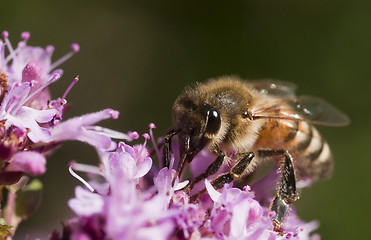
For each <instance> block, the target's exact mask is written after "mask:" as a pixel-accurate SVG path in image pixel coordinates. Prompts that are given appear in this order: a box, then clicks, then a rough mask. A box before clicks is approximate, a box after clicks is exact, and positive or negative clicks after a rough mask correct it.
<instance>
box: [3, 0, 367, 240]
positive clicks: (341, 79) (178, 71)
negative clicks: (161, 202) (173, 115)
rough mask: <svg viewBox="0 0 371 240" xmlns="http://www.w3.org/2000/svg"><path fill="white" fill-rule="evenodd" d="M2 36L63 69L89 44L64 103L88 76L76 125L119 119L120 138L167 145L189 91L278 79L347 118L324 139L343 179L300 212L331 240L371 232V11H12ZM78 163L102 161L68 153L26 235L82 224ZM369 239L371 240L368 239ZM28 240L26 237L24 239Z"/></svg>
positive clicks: (91, 4)
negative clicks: (82, 120)
mask: <svg viewBox="0 0 371 240" xmlns="http://www.w3.org/2000/svg"><path fill="white" fill-rule="evenodd" d="M0 6H1V14H0V30H1V31H2V30H8V31H9V33H10V34H11V35H10V38H11V40H12V41H13V43H15V42H16V41H17V40H19V34H20V33H21V32H22V31H30V32H31V39H30V40H29V44H30V45H39V46H43V47H44V46H46V45H48V44H52V45H54V46H55V47H56V51H55V54H54V60H56V59H57V58H59V57H60V56H62V55H63V54H65V53H66V52H68V51H69V45H70V43H72V42H78V43H79V44H80V46H81V51H80V53H78V54H77V55H75V56H74V57H73V58H72V59H71V60H69V61H68V62H66V63H65V64H63V65H62V66H61V67H62V68H63V69H64V70H65V74H64V75H63V77H62V79H61V80H59V81H58V82H57V83H55V84H53V85H52V86H51V91H52V94H53V96H54V97H55V98H57V97H60V96H61V95H62V94H63V92H64V91H65V89H66V88H67V86H68V85H69V83H70V82H71V81H72V80H73V78H74V77H75V76H76V75H78V74H79V75H80V81H79V83H78V84H77V85H76V86H75V87H74V88H73V89H72V91H71V92H70V94H69V96H68V98H67V99H68V101H69V102H70V103H73V108H72V109H71V111H70V112H69V113H68V117H71V116H76V115H81V114H84V113H89V112H92V111H97V110H100V109H103V108H108V107H110V108H114V109H117V110H119V111H120V113H121V115H120V118H119V120H108V121H105V122H103V123H102V125H104V126H108V127H111V128H113V129H116V130H120V131H128V130H137V131H138V132H140V133H143V132H145V131H147V126H148V124H149V123H150V122H154V123H156V125H157V127H158V128H157V129H156V131H155V134H156V135H157V136H160V135H162V134H163V133H164V132H165V131H166V130H167V128H168V127H169V126H170V124H171V119H170V111H171V107H172V103H173V101H174V99H175V98H176V96H177V95H178V94H179V93H180V92H181V90H182V89H183V87H184V86H186V85H188V84H190V83H193V82H196V81H198V82H200V81H204V80H205V79H208V78H210V77H216V76H221V75H231V74H233V75H239V76H241V77H242V78H249V79H255V78H266V77H270V78H277V79H282V80H286V81H291V82H294V83H297V85H298V86H299V91H298V92H299V94H306V95H315V96H319V97H321V98H324V99H326V100H328V101H329V102H331V103H332V104H334V105H336V106H337V107H338V108H340V109H342V110H343V111H344V112H345V113H347V114H348V115H349V116H350V118H351V120H352V123H351V125H350V126H348V127H345V128H321V131H322V133H323V135H324V136H325V138H326V139H327V140H328V142H329V143H330V146H331V147H332V150H333V152H334V155H335V158H336V165H335V171H334V175H333V178H332V179H331V180H329V181H323V182H320V183H317V184H315V185H314V186H313V187H311V188H308V189H305V190H304V191H303V193H302V198H301V199H300V200H299V201H298V202H297V203H296V206H297V208H298V213H299V215H300V216H301V218H303V219H305V220H312V219H317V220H318V221H319V222H320V228H319V230H318V231H317V232H318V233H320V234H321V236H322V238H323V239H351V238H354V239H364V238H365V237H366V236H369V232H368V230H369V227H370V223H371V222H370V214H371V212H370V208H369V204H370V199H369V198H370V196H371V195H370V186H369V184H370V183H371V177H370V174H369V173H370V167H371V164H370V160H371V158H370V157H371V153H370V152H371V147H370V133H371V132H370V125H369V124H370V116H371V115H370V114H371V112H370V104H371V94H370V92H371V87H370V78H371V1H362V0H353V1H343V0H312V1H297V0H291V1H290V0H283V1H274V0H254V1H120V2H119V1H105V2H104V3H103V1H92V0H89V1H88V0H85V1H72V0H64V1H46V0H44V1H21V0H18V1H2V3H1V5H0ZM71 160H76V161H78V162H85V163H92V164H96V163H97V162H98V157H97V156H96V153H95V150H94V149H93V148H92V147H90V146H88V145H86V144H82V143H77V142H72V143H66V144H65V145H64V146H63V147H62V148H60V149H58V151H56V152H55V153H54V155H53V156H51V157H50V158H49V161H48V171H47V173H46V174H45V175H44V176H42V177H41V179H42V180H43V182H44V185H45V192H44V198H43V203H42V206H41V208H40V210H39V211H38V212H37V213H36V214H34V215H33V216H32V217H30V218H29V219H28V220H27V221H25V222H24V223H22V224H21V226H20V229H19V235H18V236H22V235H23V234H24V233H26V232H32V233H31V235H30V236H31V239H33V238H34V237H38V236H45V235H43V234H42V232H43V231H44V232H45V231H50V230H51V229H52V228H59V229H60V221H61V220H63V219H65V218H66V217H68V216H72V215H73V214H72V213H71V212H70V210H68V207H67V203H66V201H67V200H68V199H69V198H71V197H72V196H73V194H74V193H73V192H74V186H75V185H78V184H80V183H79V182H77V180H75V179H74V178H73V177H71V176H70V175H69V174H68V170H67V164H68V162H69V161H71ZM367 233H368V234H367ZM366 234H367V235H366ZM16 239H17V237H16Z"/></svg>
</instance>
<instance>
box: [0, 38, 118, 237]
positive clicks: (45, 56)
mask: <svg viewBox="0 0 371 240" xmlns="http://www.w3.org/2000/svg"><path fill="white" fill-rule="evenodd" d="M2 38H3V39H2V40H1V39H0V188H1V189H0V190H2V189H3V188H6V189H7V190H8V192H9V193H8V198H7V199H8V200H7V203H6V206H5V211H1V212H2V213H3V214H4V215H3V216H0V218H1V217H3V219H1V220H2V224H0V235H1V236H4V235H5V236H6V235H7V234H8V233H9V231H8V229H9V228H10V229H11V230H10V231H11V232H13V233H14V231H15V228H16V226H17V225H18V223H19V221H20V219H23V218H25V217H27V216H26V215H22V216H16V214H15V212H16V209H15V208H17V207H19V206H16V205H15V201H16V199H17V195H21V192H22V190H21V189H25V186H26V184H27V182H28V178H29V176H36V175H40V174H43V173H44V172H45V171H46V158H45V156H46V154H48V153H50V152H51V151H52V150H53V149H54V148H55V147H56V146H58V145H59V144H60V143H62V142H63V141H66V140H79V141H83V142H87V143H89V144H91V145H93V146H94V147H96V148H99V149H104V150H112V149H115V148H116V144H115V142H114V141H112V140H111V137H115V138H123V137H124V136H125V135H123V134H121V133H118V132H115V131H112V130H109V129H105V128H102V127H99V126H94V124H95V123H97V122H99V121H101V120H103V119H107V118H114V119H115V118H117V117H118V112H117V111H115V110H112V109H105V110H102V111H99V112H96V113H91V114H87V115H84V116H81V117H77V118H73V119H69V120H67V121H62V118H63V114H64V113H65V106H66V104H67V100H66V96H67V94H68V92H69V91H70V89H71V88H72V86H73V85H74V84H75V83H76V82H77V81H78V77H76V78H75V79H74V81H73V82H72V84H71V85H70V87H69V88H68V89H67V90H66V92H65V94H64V95H63V96H62V97H61V98H58V99H54V100H53V99H52V98H51V94H50V92H49V89H48V86H49V85H50V84H51V83H53V82H55V81H57V80H58V79H60V78H61V76H62V74H63V70H62V69H57V67H58V66H59V65H60V64H62V63H63V62H64V61H66V60H67V59H69V58H70V57H71V56H73V55H74V54H75V53H76V52H78V51H79V45H78V44H76V43H74V44H72V45H71V51H70V52H69V53H67V54H66V55H65V56H63V57H62V58H60V59H59V60H57V61H54V62H52V60H51V59H52V54H53V52H54V47H53V46H47V47H45V48H41V47H34V46H29V45H27V42H28V39H29V38H30V34H29V33H28V32H23V33H22V34H21V41H19V42H18V43H17V46H16V47H15V48H14V47H13V45H12V44H11V42H10V40H9V33H8V32H7V31H3V32H2ZM18 199H20V198H18ZM18 202H19V201H17V204H18ZM17 212H18V213H19V212H20V211H19V210H17ZM27 212H30V211H27ZM9 234H10V233H9Z"/></svg>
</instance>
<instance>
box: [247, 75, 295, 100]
mask: <svg viewBox="0 0 371 240" xmlns="http://www.w3.org/2000/svg"><path fill="white" fill-rule="evenodd" d="M249 84H251V85H252V86H253V87H254V88H255V89H256V90H258V91H259V92H260V93H263V94H269V95H273V96H277V97H284V98H292V97H295V96H296V95H295V90H296V89H297V87H296V85H295V84H293V83H289V82H284V81H279V80H275V79H260V80H256V81H251V82H249Z"/></svg>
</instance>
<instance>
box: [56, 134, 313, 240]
mask: <svg viewBox="0 0 371 240" xmlns="http://www.w3.org/2000/svg"><path fill="white" fill-rule="evenodd" d="M152 128H153V127H151V129H152ZM151 135H152V133H151ZM145 136H147V135H145ZM156 151H157V152H160V151H159V150H158V149H157V150H156ZM99 152H100V156H101V161H102V163H103V164H102V165H101V167H100V168H98V167H94V166H86V165H84V166H83V165H81V166H80V165H76V164H75V166H73V167H75V168H76V169H79V170H84V171H86V172H90V173H91V174H90V176H92V174H95V175H99V176H103V178H104V182H105V184H108V189H106V190H104V191H102V190H101V189H96V188H93V187H92V186H93V185H94V184H95V186H98V187H99V185H96V183H94V184H91V183H93V182H89V183H87V182H85V180H82V181H83V182H85V184H87V185H88V186H89V189H90V192H88V191H87V190H83V189H81V188H80V187H79V188H76V197H75V198H74V199H72V200H70V201H69V205H70V207H71V208H72V209H73V210H74V212H75V213H76V214H77V217H76V218H75V219H74V220H73V222H74V223H75V224H76V223H77V224H78V225H81V224H83V223H84V222H86V221H88V220H89V219H90V218H91V219H95V218H97V217H98V218H99V219H102V221H103V222H104V225H101V226H96V228H94V231H93V232H100V233H103V235H104V237H105V238H108V239H172V240H173V239H174V240H175V239H272V240H273V239H318V238H319V236H318V235H312V234H311V233H312V231H314V230H315V229H316V228H317V227H318V224H317V223H316V222H314V221H313V222H309V223H304V222H302V221H301V220H300V219H299V218H298V217H297V215H296V212H295V211H294V210H292V211H291V213H290V215H289V217H288V219H287V221H286V222H285V225H284V228H283V229H282V230H283V231H282V233H279V232H276V231H274V230H273V224H272V219H271V216H269V214H268V207H267V206H265V205H261V203H260V202H259V201H257V200H256V197H255V194H254V192H252V191H251V190H250V187H249V186H245V188H244V189H243V190H241V189H238V188H233V187H232V186H231V185H228V184H227V185H225V186H224V187H223V188H222V189H221V190H219V191H217V190H215V189H214V188H213V187H212V185H211V184H210V182H209V181H208V180H205V182H204V184H205V186H206V192H205V193H204V194H201V195H199V196H198V197H197V199H196V201H194V200H192V201H191V199H192V198H191V197H192V193H189V192H188V191H187V190H185V191H183V188H184V187H185V186H186V185H187V183H188V181H184V182H179V180H178V179H174V176H175V170H174V169H167V168H162V169H160V170H159V171H156V169H155V167H153V166H152V159H151V158H150V157H149V154H148V150H147V149H146V147H145V144H142V145H136V146H134V147H132V146H130V145H128V144H126V143H123V142H120V143H119V144H118V148H117V149H116V150H115V151H113V152H101V151H99ZM208 157H209V158H212V157H213V156H212V155H210V154H207V153H204V154H202V156H198V157H197V158H195V159H194V160H195V161H197V160H205V158H208ZM207 161H210V159H207ZM173 162H174V158H172V160H171V165H173V164H174V163H173ZM151 166H152V168H151V170H150V167H151ZM150 176H153V181H152V180H151V179H152V178H151V177H150ZM274 178H275V175H272V176H270V177H269V179H268V180H266V181H265V182H264V181H262V182H261V183H260V186H262V184H265V186H270V185H269V184H270V183H271V180H270V179H274ZM274 180H275V179H274ZM268 183H269V184H268ZM258 186H259V185H258ZM269 188H270V187H269ZM273 188H274V186H273ZM270 190H272V188H270ZM267 191H268V190H267ZM265 197H267V195H265V191H262V194H261V198H262V199H264V198H265ZM269 198H272V196H270V197H269ZM269 200H271V199H267V201H269ZM102 202H103V207H102ZM263 202H264V201H263ZM66 226H67V227H68V224H67V225H65V227H66ZM81 229H82V228H81V227H80V228H78V230H76V231H75V232H74V231H72V233H74V234H77V233H78V234H86V235H84V236H89V237H90V238H94V235H93V234H91V233H89V232H88V231H85V230H81ZM55 239H60V238H55Z"/></svg>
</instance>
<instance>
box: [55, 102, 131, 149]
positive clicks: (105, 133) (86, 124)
mask: <svg viewBox="0 0 371 240" xmlns="http://www.w3.org/2000/svg"><path fill="white" fill-rule="evenodd" d="M117 117H118V112H117V111H115V110H112V109H105V110H102V111H99V112H95V113H89V114H86V115H83V116H80V117H75V118H72V119H69V120H67V121H65V122H61V123H59V124H58V125H56V126H54V127H52V128H51V129H50V132H51V138H52V140H53V141H55V142H61V141H67V140H78V141H81V142H86V143H88V144H90V145H93V146H95V147H97V148H100V149H105V150H112V149H114V148H115V147H116V144H115V143H114V142H113V141H112V140H111V137H112V138H119V139H121V138H125V135H124V134H122V133H120V132H116V131H113V130H110V129H107V128H103V127H100V126H92V125H93V124H95V123H97V122H99V121H102V120H104V119H108V118H113V119H117Z"/></svg>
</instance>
